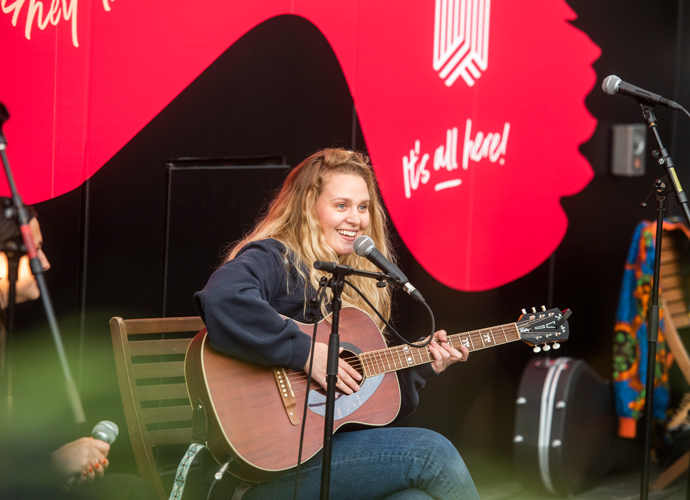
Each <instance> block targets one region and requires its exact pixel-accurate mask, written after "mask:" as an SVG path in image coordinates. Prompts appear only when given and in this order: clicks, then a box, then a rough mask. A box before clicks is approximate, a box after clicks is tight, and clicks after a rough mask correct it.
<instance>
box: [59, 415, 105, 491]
mask: <svg viewBox="0 0 690 500" xmlns="http://www.w3.org/2000/svg"><path fill="white" fill-rule="evenodd" d="M118 433H119V429H118V427H117V425H116V424H115V423H114V422H110V421H108V420H103V421H101V422H99V423H98V424H96V426H95V427H94V428H93V430H92V431H91V437H83V438H80V439H77V440H76V441H72V442H70V443H67V444H65V445H64V446H61V447H60V448H58V449H57V450H55V451H54V452H52V453H51V454H50V461H51V463H52V465H53V467H54V468H55V469H56V470H57V472H58V473H59V474H60V475H62V476H63V477H68V479H67V486H72V485H73V484H74V483H83V482H85V481H93V480H94V479H96V478H97V477H103V475H104V474H105V469H107V468H108V465H109V462H108V458H107V457H108V453H109V452H110V445H111V444H112V443H113V442H115V438H117V435H118Z"/></svg>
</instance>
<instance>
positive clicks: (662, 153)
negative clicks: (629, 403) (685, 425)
mask: <svg viewBox="0 0 690 500" xmlns="http://www.w3.org/2000/svg"><path fill="white" fill-rule="evenodd" d="M640 107H641V108H642V116H643V117H644V119H645V121H646V122H647V127H648V128H649V129H650V130H651V131H652V133H653V134H654V139H655V140H656V143H657V146H658V147H659V149H658V150H655V151H653V152H652V156H653V157H654V159H655V160H656V161H657V163H658V164H659V165H661V166H662V167H663V168H664V169H666V176H667V178H668V179H669V180H670V183H671V186H672V189H673V191H675V193H676V200H677V201H678V203H679V205H680V206H681V208H682V210H683V214H684V215H685V220H686V222H687V223H688V226H690V210H689V209H688V198H687V196H686V195H685V192H684V191H683V188H682V187H681V185H680V181H679V180H678V176H677V175H676V171H675V169H674V167H673V160H672V159H671V157H670V156H669V154H668V151H667V150H666V148H665V147H664V145H663V144H662V142H661V138H660V137H659V133H658V131H657V121H656V117H655V116H654V111H653V108H652V106H650V105H648V104H644V103H643V102H640ZM654 191H656V210H657V222H656V235H655V251H654V273H653V277H652V290H651V297H650V302H649V310H648V313H647V346H648V347H647V379H646V393H645V441H644V460H643V464H642V481H641V484H640V498H641V499H642V500H647V498H648V496H649V463H650V455H651V447H652V439H651V435H652V419H653V413H654V372H655V371H656V347H657V342H658V340H659V282H660V279H661V237H662V233H663V230H664V212H665V211H666V195H667V194H668V193H669V192H670V191H671V190H669V189H667V186H666V184H665V183H664V182H663V181H662V180H661V179H657V180H656V181H655V183H654ZM646 205H647V203H646V202H645V203H643V204H642V206H643V207H644V206H646Z"/></svg>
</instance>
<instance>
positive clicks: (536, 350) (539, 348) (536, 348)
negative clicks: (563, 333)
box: [532, 345, 541, 353]
mask: <svg viewBox="0 0 690 500" xmlns="http://www.w3.org/2000/svg"><path fill="white" fill-rule="evenodd" d="M532 351H534V352H535V353H539V352H541V347H539V346H538V345H535V346H534V349H532Z"/></svg>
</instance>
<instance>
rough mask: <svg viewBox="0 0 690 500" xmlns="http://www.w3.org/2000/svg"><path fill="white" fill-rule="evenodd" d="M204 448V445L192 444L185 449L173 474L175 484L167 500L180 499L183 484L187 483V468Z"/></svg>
mask: <svg viewBox="0 0 690 500" xmlns="http://www.w3.org/2000/svg"><path fill="white" fill-rule="evenodd" d="M204 448H206V445H204V444H201V443H192V444H190V445H189V448H188V449H187V453H185V455H184V457H182V460H180V465H178V466H177V474H175V483H174V484H173V488H172V491H171V492H170V499H169V500H180V499H181V498H182V493H183V492H184V484H185V482H186V481H187V473H188V472H189V467H190V466H191V465H192V462H193V461H194V458H195V457H196V455H197V453H199V452H200V451H201V450H203V449H204Z"/></svg>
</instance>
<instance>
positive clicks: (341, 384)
mask: <svg viewBox="0 0 690 500" xmlns="http://www.w3.org/2000/svg"><path fill="white" fill-rule="evenodd" d="M340 352H343V348H342V347H341V348H340ZM327 363H328V345H327V344H324V343H323V342H316V343H315V344H314V369H313V370H312V372H311V378H312V380H314V381H315V382H316V383H318V384H319V385H320V386H321V387H323V388H324V389H326V388H327V382H326V375H327V373H326V366H327ZM303 370H304V372H305V373H308V372H309V360H307V363H306V364H305V365H304V368H303ZM361 380H362V376H361V375H360V374H359V373H358V372H357V370H355V369H354V368H353V367H352V366H350V365H349V364H348V363H347V362H345V361H344V360H343V359H342V358H340V359H339V360H338V382H337V383H336V385H335V387H336V389H337V390H339V391H340V392H342V393H344V394H352V393H353V392H356V391H358V390H359V384H358V382H359V381H361Z"/></svg>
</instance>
